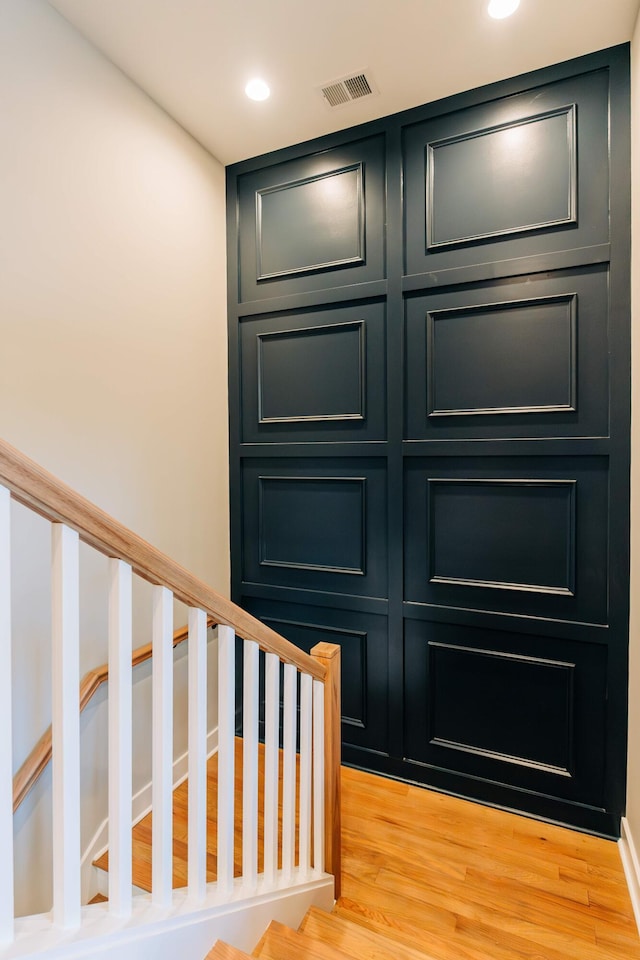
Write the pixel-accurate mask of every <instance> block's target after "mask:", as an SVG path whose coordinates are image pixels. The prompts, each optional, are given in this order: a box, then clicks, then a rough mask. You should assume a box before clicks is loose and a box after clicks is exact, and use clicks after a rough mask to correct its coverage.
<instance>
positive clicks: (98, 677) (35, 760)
mask: <svg viewBox="0 0 640 960" xmlns="http://www.w3.org/2000/svg"><path fill="white" fill-rule="evenodd" d="M207 626H208V627H212V626H215V623H214V620H213V617H209V618H208V620H207ZM188 636H189V629H188V627H178V629H177V630H175V631H174V633H173V645H174V647H177V646H178V644H179V643H182V642H183V641H184V640H186V639H187V637H188ZM151 655H152V644H150V643H145V644H144V646H142V647H138V648H137V650H134V651H133V654H132V657H131V666H132V667H137V666H138V665H139V664H140V663H144V662H145V660H150V659H151ZM108 679H109V664H108V663H103V664H102V666H101V667H96V668H95V670H89V672H88V673H85V675H84V677H83V678H82V681H81V683H80V712H81V713H82V711H83V710H84V708H85V707H86V706H87V705H88V704H89V702H90V700H91V698H92V697H93V695H94V694H95V693H96V692H97V691H98V690H99V689H100V687H101V686H102V684H103V683H105V682H106V681H107V680H108ZM51 754H52V736H51V727H48V729H47V730H45V732H44V733H43V734H42V736H41V737H40V739H39V740H38V742H37V743H36V745H35V747H34V748H33V750H32V751H31V753H30V754H29V756H28V757H27V759H26V760H25V761H24V763H23V764H22V766H21V767H20V769H19V770H18V772H17V773H16V775H15V776H14V778H13V812H14V813H15V812H16V810H17V809H18V807H19V806H20V804H21V803H22V801H23V800H24V798H25V797H26V796H27V794H28V793H29V791H30V790H31V788H32V787H33V786H34V785H35V784H36V783H37V781H38V780H39V779H40V777H41V776H42V774H43V773H44V771H45V770H46V768H47V764H48V763H49V761H50V760H51Z"/></svg>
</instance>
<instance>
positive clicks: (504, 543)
mask: <svg viewBox="0 0 640 960" xmlns="http://www.w3.org/2000/svg"><path fill="white" fill-rule="evenodd" d="M427 487H428V498H429V514H428V516H429V544H430V550H429V573H430V575H429V580H430V581H431V583H451V584H459V585H463V586H471V585H475V586H479V587H496V588H500V589H503V590H533V591H537V592H540V593H554V594H557V593H559V594H569V595H573V593H574V582H575V532H574V531H575V481H573V480H552V481H541V480H462V479H461V480H450V479H442V480H428V481H427Z"/></svg>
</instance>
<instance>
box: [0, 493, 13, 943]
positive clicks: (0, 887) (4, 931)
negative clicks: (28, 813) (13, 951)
mask: <svg viewBox="0 0 640 960" xmlns="http://www.w3.org/2000/svg"><path fill="white" fill-rule="evenodd" d="M10 515H11V497H10V495H9V491H8V490H6V489H5V488H4V487H0V850H2V856H1V857H0V943H10V942H11V941H12V940H13V797H12V789H11V787H12V745H11V719H12V718H11V516H10Z"/></svg>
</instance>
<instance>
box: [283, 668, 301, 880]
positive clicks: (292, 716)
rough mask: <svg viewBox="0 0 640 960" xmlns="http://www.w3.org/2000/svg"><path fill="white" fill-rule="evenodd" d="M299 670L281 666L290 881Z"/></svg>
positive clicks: (287, 872) (285, 850)
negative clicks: (282, 670)
mask: <svg viewBox="0 0 640 960" xmlns="http://www.w3.org/2000/svg"><path fill="white" fill-rule="evenodd" d="M297 673H298V671H297V670H296V668H295V667H294V666H292V665H291V664H290V663H285V665H284V760H283V766H284V771H283V778H282V870H283V873H284V876H285V878H286V879H287V880H290V879H291V876H292V873H293V868H294V866H295V856H296V726H297V723H296V721H297V688H296V680H297Z"/></svg>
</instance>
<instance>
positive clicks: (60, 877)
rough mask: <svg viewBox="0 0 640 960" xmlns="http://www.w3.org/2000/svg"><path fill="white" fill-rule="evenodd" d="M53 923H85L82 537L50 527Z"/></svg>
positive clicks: (67, 925) (58, 526)
mask: <svg viewBox="0 0 640 960" xmlns="http://www.w3.org/2000/svg"><path fill="white" fill-rule="evenodd" d="M51 547H52V558H51V626H52V668H51V674H52V681H53V689H52V704H51V707H52V709H51V713H52V724H51V726H52V747H53V763H52V765H53V771H52V778H53V922H54V923H55V924H56V925H57V926H60V927H65V928H73V927H78V926H79V925H80V698H79V686H80V663H79V659H80V622H79V621H80V617H79V586H78V573H79V537H78V534H77V533H76V532H75V531H74V530H71V529H70V528H69V527H66V526H65V525H64V524H61V523H54V524H52V528H51Z"/></svg>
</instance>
